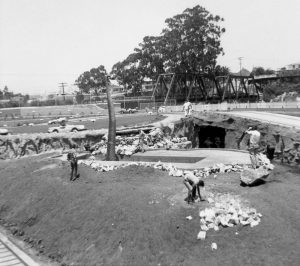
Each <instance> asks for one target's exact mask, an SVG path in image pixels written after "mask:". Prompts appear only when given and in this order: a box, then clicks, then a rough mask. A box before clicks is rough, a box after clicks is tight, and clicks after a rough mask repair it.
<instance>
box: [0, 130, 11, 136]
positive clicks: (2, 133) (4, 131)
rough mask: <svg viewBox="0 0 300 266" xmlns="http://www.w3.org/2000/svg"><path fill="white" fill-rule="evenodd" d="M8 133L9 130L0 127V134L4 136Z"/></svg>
mask: <svg viewBox="0 0 300 266" xmlns="http://www.w3.org/2000/svg"><path fill="white" fill-rule="evenodd" d="M9 134H10V132H9V131H8V130H7V129H6V128H0V135H2V136H5V135H9Z"/></svg>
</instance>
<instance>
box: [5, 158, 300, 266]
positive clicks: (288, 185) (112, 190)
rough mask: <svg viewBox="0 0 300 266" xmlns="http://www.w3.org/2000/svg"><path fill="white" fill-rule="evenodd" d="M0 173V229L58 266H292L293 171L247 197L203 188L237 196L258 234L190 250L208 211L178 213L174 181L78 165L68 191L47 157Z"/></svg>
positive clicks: (227, 236)
mask: <svg viewBox="0 0 300 266" xmlns="http://www.w3.org/2000/svg"><path fill="white" fill-rule="evenodd" d="M43 167H44V168H43ZM0 168H1V178H0V210H1V212H0V218H1V219H2V220H1V222H2V224H3V223H5V224H6V226H7V227H9V228H10V229H11V231H12V232H14V233H15V234H16V235H18V234H19V233H20V232H21V235H22V231H23V232H24V235H23V236H19V237H20V238H22V239H26V240H27V241H29V242H31V245H32V246H34V247H35V248H36V249H37V250H39V251H40V252H42V253H44V255H46V256H50V257H52V258H53V259H54V260H56V261H59V262H61V263H65V265H70V264H71V263H73V264H72V265H80V266H82V265H85V266H90V265H158V264H159V263H160V265H199V264H200V263H201V265H255V264H257V265H284V264H286V265H298V262H299V254H298V251H299V250H300V244H299V239H300V234H299V232H300V225H299V222H298V220H299V218H300V210H299V204H298V203H299V188H300V179H299V174H298V173H296V172H295V171H294V170H292V169H288V168H283V167H281V166H277V168H276V170H275V171H274V174H273V175H272V176H270V177H269V181H270V182H268V183H267V184H265V185H263V186H259V187H254V188H242V187H240V186H239V180H238V174H226V175H219V176H218V177H217V178H209V179H207V182H206V184H207V190H209V191H213V192H232V193H234V194H241V195H242V196H243V198H245V199H248V200H249V201H250V203H251V205H253V206H254V207H255V208H257V210H258V211H259V212H261V213H262V214H263V218H262V222H261V224H259V225H258V226H257V227H254V228H249V227H243V228H242V227H236V228H226V229H222V230H220V231H219V232H215V231H209V232H208V235H207V239H206V240H205V241H198V240H196V236H197V233H198V231H199V217H198V211H199V210H198V207H201V208H204V207H206V206H207V203H197V204H196V205H194V206H192V207H190V206H187V205H186V204H185V203H184V202H183V198H184V196H185V190H184V187H183V185H182V180H181V178H175V177H170V176H168V175H167V173H166V172H161V171H158V170H154V169H150V168H138V167H130V168H125V169H119V170H117V171H114V172H109V173H97V172H95V171H94V170H92V169H89V168H87V167H83V166H81V167H80V169H79V172H80V174H81V177H80V179H79V180H77V181H76V182H73V183H71V182H69V181H68V175H69V169H68V165H67V164H66V163H63V162H60V161H55V160H53V159H48V158H47V157H46V155H41V156H35V157H29V158H23V159H20V160H18V161H16V160H13V161H5V162H4V161H2V162H0ZM153 200H155V201H157V203H156V204H149V202H151V201H153ZM172 202H173V203H175V204H174V205H172V204H171V203H172ZM188 215H191V216H193V220H191V221H188V220H186V219H185V217H186V216H188ZM235 232H238V234H235ZM212 242H216V243H217V245H218V250H217V251H211V249H210V245H211V243H212Z"/></svg>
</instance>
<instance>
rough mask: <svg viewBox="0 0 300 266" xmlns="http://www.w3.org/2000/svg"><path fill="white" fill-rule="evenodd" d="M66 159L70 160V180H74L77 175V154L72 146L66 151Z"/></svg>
mask: <svg viewBox="0 0 300 266" xmlns="http://www.w3.org/2000/svg"><path fill="white" fill-rule="evenodd" d="M67 160H68V161H69V162H70V166H71V175H70V181H74V180H75V179H76V178H78V177H79V174H77V170H78V160H77V154H76V151H75V147H74V146H72V147H71V150H70V151H69V152H68V154H67Z"/></svg>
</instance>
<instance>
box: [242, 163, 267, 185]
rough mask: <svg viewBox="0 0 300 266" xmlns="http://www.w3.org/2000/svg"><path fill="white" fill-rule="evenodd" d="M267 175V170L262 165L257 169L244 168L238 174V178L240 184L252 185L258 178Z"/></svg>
mask: <svg viewBox="0 0 300 266" xmlns="http://www.w3.org/2000/svg"><path fill="white" fill-rule="evenodd" d="M268 175H269V171H268V170H267V169H266V168H265V167H264V166H261V167H260V168H257V169H252V168H245V169H244V170H243V171H242V172H241V174H240V180H241V183H242V184H245V185H253V184H255V182H257V181H258V180H261V179H263V178H267V177H268Z"/></svg>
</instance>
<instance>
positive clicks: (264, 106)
mask: <svg viewBox="0 0 300 266" xmlns="http://www.w3.org/2000/svg"><path fill="white" fill-rule="evenodd" d="M182 108H183V107H182V105H180V106H167V107H166V111H167V112H181V111H182V110H183V109H182ZM248 109H250V110H272V109H273V110H275V109H276V110H283V111H285V110H286V109H287V110H289V109H299V111H300V102H273V103H220V104H193V110H194V111H234V110H248Z"/></svg>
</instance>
